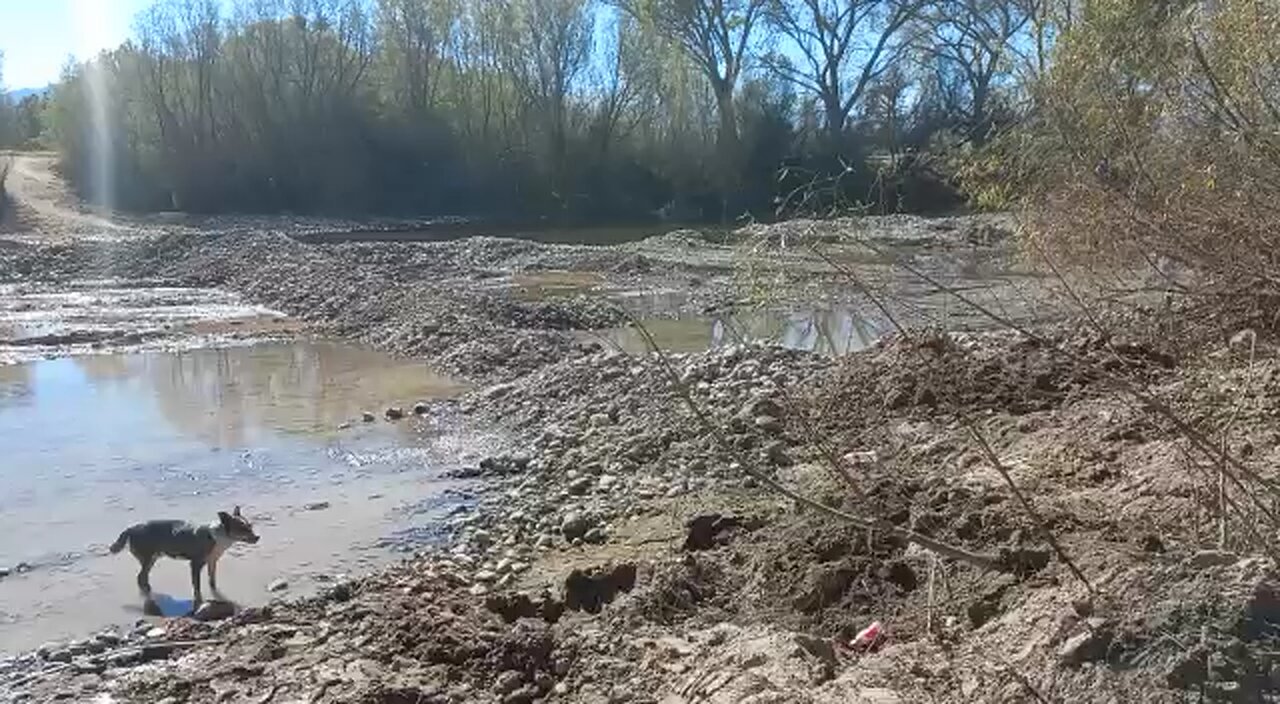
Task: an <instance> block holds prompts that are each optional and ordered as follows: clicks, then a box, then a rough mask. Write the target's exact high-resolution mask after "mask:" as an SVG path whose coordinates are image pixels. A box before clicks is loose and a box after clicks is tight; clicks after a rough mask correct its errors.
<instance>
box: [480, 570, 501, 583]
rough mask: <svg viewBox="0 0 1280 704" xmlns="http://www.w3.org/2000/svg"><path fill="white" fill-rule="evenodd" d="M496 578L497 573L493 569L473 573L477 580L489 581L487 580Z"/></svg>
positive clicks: (490, 580)
mask: <svg viewBox="0 0 1280 704" xmlns="http://www.w3.org/2000/svg"><path fill="white" fill-rule="evenodd" d="M497 579H498V574H497V573H496V572H494V571H493V570H480V571H478V572H476V573H475V580H476V581H477V582H485V583H489V582H493V581H496V580H497Z"/></svg>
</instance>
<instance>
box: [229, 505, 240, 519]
mask: <svg viewBox="0 0 1280 704" xmlns="http://www.w3.org/2000/svg"><path fill="white" fill-rule="evenodd" d="M231 515H233V516H235V517H236V518H239V517H240V507H239V506H236V508H235V510H234V511H232V512H231Z"/></svg>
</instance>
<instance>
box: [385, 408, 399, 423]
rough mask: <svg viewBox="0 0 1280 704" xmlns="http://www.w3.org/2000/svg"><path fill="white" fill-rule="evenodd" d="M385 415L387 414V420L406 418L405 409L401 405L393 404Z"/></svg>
mask: <svg viewBox="0 0 1280 704" xmlns="http://www.w3.org/2000/svg"><path fill="white" fill-rule="evenodd" d="M383 415H384V416H386V418H387V420H400V419H401V418H404V409H403V408H400V407H399V406H392V407H390V408H388V409H387V410H386V412H385V413H384V414H383Z"/></svg>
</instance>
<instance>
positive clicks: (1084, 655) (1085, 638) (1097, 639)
mask: <svg viewBox="0 0 1280 704" xmlns="http://www.w3.org/2000/svg"><path fill="white" fill-rule="evenodd" d="M1085 622H1086V624H1087V625H1088V630H1086V631H1085V632H1083V633H1079V634H1076V635H1074V636H1072V637H1070V638H1068V639H1067V640H1066V642H1064V643H1063V644H1062V647H1061V648H1059V649H1058V657H1059V658H1060V659H1061V660H1062V662H1063V664H1065V665H1073V666H1074V665H1082V664H1084V663H1086V662H1094V661H1097V660H1103V659H1105V658H1106V657H1107V651H1108V649H1109V648H1110V647H1111V640H1112V637H1113V634H1112V632H1111V629H1110V628H1109V627H1108V625H1107V623H1106V622H1105V621H1104V620H1102V619H1100V618H1090V619H1086V620H1085Z"/></svg>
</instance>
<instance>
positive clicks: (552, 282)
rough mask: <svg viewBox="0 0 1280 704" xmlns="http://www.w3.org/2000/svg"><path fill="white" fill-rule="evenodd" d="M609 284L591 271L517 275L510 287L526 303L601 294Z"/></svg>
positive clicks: (511, 280) (542, 272)
mask: <svg viewBox="0 0 1280 704" xmlns="http://www.w3.org/2000/svg"><path fill="white" fill-rule="evenodd" d="M607 284H608V280H606V279H605V277H604V276H603V275H601V274H597V273H594V272H589V271H538V272H530V273H523V274H515V275H513V276H512V277H511V279H510V283H509V284H508V285H510V286H511V288H512V289H514V290H515V291H516V293H517V294H518V295H519V296H520V297H521V298H522V299H524V300H526V301H543V300H546V299H548V298H564V297H573V296H578V295H591V294H594V293H599V292H600V291H601V290H602V289H604V287H605V286H606V285H607Z"/></svg>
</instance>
